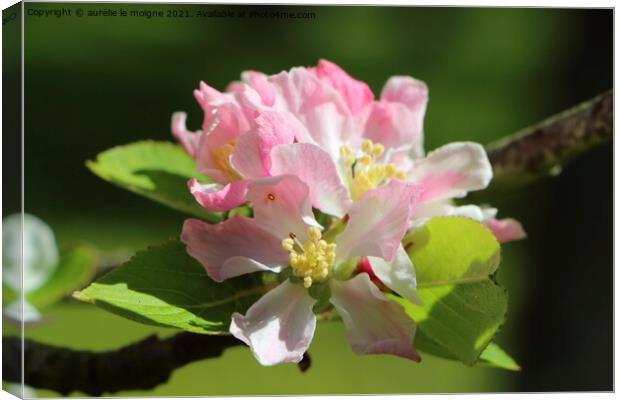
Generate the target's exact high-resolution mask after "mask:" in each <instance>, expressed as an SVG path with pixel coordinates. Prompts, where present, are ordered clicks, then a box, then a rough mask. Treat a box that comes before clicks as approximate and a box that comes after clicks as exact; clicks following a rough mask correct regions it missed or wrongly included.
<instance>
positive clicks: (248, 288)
mask: <svg viewBox="0 0 620 400" xmlns="http://www.w3.org/2000/svg"><path fill="white" fill-rule="evenodd" d="M269 289H270V286H269V285H265V284H263V281H262V279H261V276H260V274H249V275H243V276H240V277H237V278H232V279H228V280H226V281H225V282H222V283H217V282H214V281H213V280H211V279H210V278H209V277H208V276H207V273H206V272H205V270H204V268H203V267H202V266H201V265H200V264H199V263H198V262H197V261H196V260H195V259H193V258H192V257H190V256H189V255H188V254H187V252H186V250H185V245H184V244H183V243H181V242H179V241H178V240H172V241H169V242H167V243H165V244H163V245H159V246H153V247H150V248H148V249H146V250H144V251H141V252H138V253H137V254H136V255H135V256H134V257H133V258H132V259H131V260H129V261H127V262H126V263H124V264H123V265H121V266H119V267H117V268H115V269H114V270H113V271H112V272H110V273H108V274H107V275H105V276H103V277H102V278H100V279H99V280H97V281H96V282H94V283H92V284H91V285H90V286H88V287H87V288H86V289H84V290H82V291H81V292H77V293H75V294H74V297H75V298H76V299H78V300H82V301H86V302H90V303H94V304H95V305H98V306H100V307H102V308H105V309H107V310H108V311H111V312H113V313H115V314H118V315H120V316H123V317H125V318H129V319H132V320H135V321H138V322H142V323H146V324H151V325H158V326H166V327H172V328H179V329H183V330H186V331H191V332H196V333H206V334H223V333H227V332H228V327H229V326H230V316H231V314H232V313H233V312H240V313H244V312H245V311H246V310H247V308H249V306H250V305H252V304H253V303H254V302H255V301H256V300H258V298H260V296H261V295H262V294H264V293H265V292H266V291H267V290H269Z"/></svg>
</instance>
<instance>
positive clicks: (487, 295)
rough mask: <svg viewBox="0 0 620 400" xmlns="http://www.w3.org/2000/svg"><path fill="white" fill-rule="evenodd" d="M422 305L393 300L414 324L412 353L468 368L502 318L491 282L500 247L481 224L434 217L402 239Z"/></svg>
mask: <svg viewBox="0 0 620 400" xmlns="http://www.w3.org/2000/svg"><path fill="white" fill-rule="evenodd" d="M404 242H405V245H406V247H407V248H408V249H409V250H408V252H409V255H410V256H411V259H412V261H413V265H414V266H415V268H416V276H417V281H418V295H419V297H420V299H421V300H422V302H423V305H422V306H420V305H416V304H413V303H410V302H408V301H407V300H404V299H402V298H399V297H396V296H393V297H392V298H394V299H395V300H396V301H398V302H399V303H401V304H402V305H403V306H404V307H405V310H406V311H407V314H409V316H410V317H411V318H413V319H414V320H415V321H416V323H417V327H418V328H417V332H416V339H415V341H416V342H415V343H416V348H417V349H419V350H420V351H423V352H427V353H431V354H434V355H438V356H440V357H445V358H451V359H457V360H460V361H462V362H464V363H466V364H468V365H473V364H474V363H475V362H476V361H477V360H478V359H479V357H480V354H481V353H482V351H483V350H484V349H485V348H486V347H487V346H488V345H489V343H490V341H491V339H492V338H493V336H494V335H495V333H496V332H497V331H498V329H499V328H500V326H501V325H502V323H503V322H504V319H505V314H506V308H507V298H506V292H505V290H504V289H503V288H501V287H500V286H499V285H498V284H497V283H496V282H495V281H494V279H493V275H494V274H495V272H496V270H497V267H498V266H499V261H500V247H499V244H498V242H497V240H496V239H495V237H494V236H493V234H492V233H491V232H490V231H489V230H488V229H487V228H486V227H484V226H483V225H482V224H480V223H478V222H476V221H474V220H471V219H468V218H464V217H437V218H433V219H431V220H430V221H429V222H428V223H426V225H424V226H423V227H422V228H419V229H417V230H415V231H414V232H413V233H411V234H409V235H408V236H407V237H406V238H405V241H404Z"/></svg>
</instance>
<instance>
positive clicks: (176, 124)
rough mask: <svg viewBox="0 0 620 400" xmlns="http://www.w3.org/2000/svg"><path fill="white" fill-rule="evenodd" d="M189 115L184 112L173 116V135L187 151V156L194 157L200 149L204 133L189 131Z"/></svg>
mask: <svg viewBox="0 0 620 400" xmlns="http://www.w3.org/2000/svg"><path fill="white" fill-rule="evenodd" d="M186 120H187V114H186V113H184V112H175V113H174V114H172V134H173V135H174V137H175V138H176V139H177V140H178V141H179V143H180V144H181V146H183V148H184V149H185V151H186V152H187V154H189V155H190V156H192V157H194V155H195V154H196V149H197V148H198V141H199V140H200V135H201V134H202V132H200V131H198V132H191V131H188V130H187V128H186V126H185V121H186Z"/></svg>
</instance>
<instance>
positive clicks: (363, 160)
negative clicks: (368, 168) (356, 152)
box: [359, 154, 372, 165]
mask: <svg viewBox="0 0 620 400" xmlns="http://www.w3.org/2000/svg"><path fill="white" fill-rule="evenodd" d="M359 162H360V164H362V165H370V163H371V162H372V157H370V156H369V155H367V154H364V155H363V156H361V157H360V158H359Z"/></svg>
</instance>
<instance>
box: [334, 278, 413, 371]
mask: <svg viewBox="0 0 620 400" xmlns="http://www.w3.org/2000/svg"><path fill="white" fill-rule="evenodd" d="M331 290H332V297H331V299H330V301H331V303H332V304H333V305H334V306H335V307H336V309H337V310H338V312H339V313H340V315H341V316H342V319H343V321H344V324H345V327H346V329H347V338H348V339H349V343H351V347H352V348H353V352H355V354H393V355H396V356H399V357H404V358H408V359H410V360H414V361H420V356H419V355H418V353H417V352H416V351H415V349H414V347H413V337H414V335H415V324H414V322H413V321H412V320H411V319H410V318H409V317H408V316H407V314H406V313H405V310H404V309H403V307H402V306H401V305H400V304H398V303H396V302H394V301H391V300H390V299H388V298H387V297H385V295H384V294H383V293H381V291H380V290H379V289H378V288H377V287H376V286H375V285H374V284H373V283H372V282H371V281H370V278H369V277H368V275H367V274H359V275H356V276H355V277H354V278H353V279H350V280H348V281H334V280H332V281H331Z"/></svg>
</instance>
